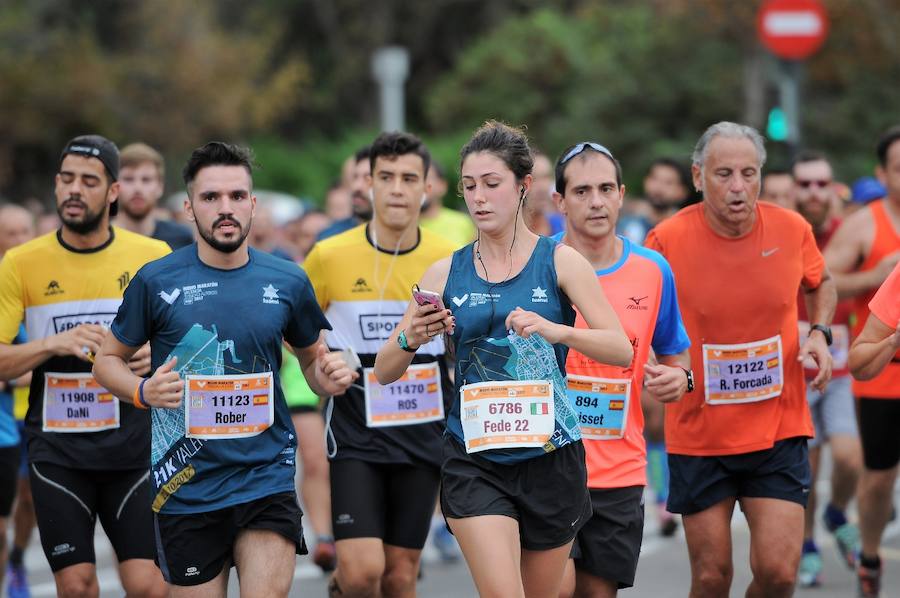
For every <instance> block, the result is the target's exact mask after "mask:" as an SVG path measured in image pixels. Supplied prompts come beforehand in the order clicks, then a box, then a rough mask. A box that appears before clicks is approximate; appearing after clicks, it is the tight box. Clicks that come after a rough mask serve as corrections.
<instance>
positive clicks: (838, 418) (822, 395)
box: [784, 150, 862, 587]
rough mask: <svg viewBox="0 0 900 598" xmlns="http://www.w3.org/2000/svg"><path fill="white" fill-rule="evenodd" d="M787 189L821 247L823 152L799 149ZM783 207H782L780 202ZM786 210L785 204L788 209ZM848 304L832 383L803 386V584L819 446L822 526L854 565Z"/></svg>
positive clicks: (817, 579)
mask: <svg viewBox="0 0 900 598" xmlns="http://www.w3.org/2000/svg"><path fill="white" fill-rule="evenodd" d="M791 178H792V189H791V194H790V196H789V197H790V202H789V204H788V205H793V206H795V208H794V209H796V211H797V213H799V214H800V215H801V216H803V218H804V219H805V220H806V221H807V222H809V224H810V226H811V227H812V230H813V235H815V237H816V243H817V244H818V246H819V249H820V250H821V251H825V246H826V245H827V244H828V242H829V241H830V240H831V237H832V236H833V235H834V233H835V231H837V229H838V227H839V226H840V224H841V219H840V217H839V216H838V215H837V214H835V212H836V211H837V210H836V209H835V206H836V205H838V198H837V192H836V190H835V183H834V178H833V171H832V168H831V163H830V162H829V160H828V158H827V157H826V156H825V154H823V153H821V152H816V151H809V150H808V151H804V152H800V153H799V154H798V155H797V156H796V157H795V158H794V163H793V165H792V167H791ZM784 207H787V206H784ZM789 209H790V208H789ZM797 309H798V311H799V315H800V331H801V337H804V336H805V335H806V334H808V333H809V325H810V324H809V318H808V317H807V315H806V305H805V302H804V301H803V297H802V294H801V296H800V299H799V301H798V302H797ZM852 310H853V306H852V303H851V302H849V301H846V300H844V301H841V302H839V303H838V305H837V308H836V310H835V314H834V318H833V320H832V324H831V330H832V337H833V341H834V342H833V343H832V345H831V356H832V358H833V366H832V374H831V382H829V384H828V388H826V389H825V390H824V391H819V390H817V389H815V388H809V389H807V393H806V398H807V400H808V401H809V408H810V411H811V413H812V418H813V424H814V426H815V429H816V437H815V438H813V439H812V440H810V441H809V463H810V469H811V472H812V482H813V483H812V484H810V492H809V504H808V506H807V507H806V517H805V522H804V535H803V557H802V558H801V559H800V571H799V581H800V585H801V586H803V587H810V586H815V585H818V584H819V583H821V581H822V580H821V575H820V573H821V571H822V566H823V563H822V557H821V555H820V554H819V549H818V547H817V546H816V543H815V541H814V538H813V533H814V531H815V512H816V483H815V482H816V478H817V475H818V469H819V455H820V453H821V450H820V449H821V446H822V445H823V444H824V443H828V445H829V447H830V449H831V459H832V470H831V494H830V496H829V500H828V502H827V503H826V505H825V509H824V512H823V513H822V518H823V521H824V523H825V527H826V528H827V529H828V530H829V531H830V532H831V533H832V534H833V535H834V539H835V543H836V544H837V548H838V551H839V552H840V554H841V559H842V560H843V561H844V562H846V563H847V565H848V566H849V567H850V568H851V569H853V568H854V567H855V565H856V558H857V553H858V552H859V548H860V547H859V529H858V528H857V527H856V525H854V524H853V523H851V522H849V521H848V520H847V517H846V515H845V511H846V510H847V505H848V503H849V502H850V500H851V499H852V498H853V495H854V494H856V482H857V480H858V479H859V474H860V471H861V470H862V447H861V445H860V443H859V429H858V427H857V423H856V405H855V404H854V401H853V392H852V391H851V389H850V369H849V368H848V366H847V356H848V352H849V350H850V314H851V312H852ZM806 366H807V367H806V368H805V374H806V379H807V381H810V380H812V379H814V378H815V376H816V368H815V367H813V364H812V363H807V364H806Z"/></svg>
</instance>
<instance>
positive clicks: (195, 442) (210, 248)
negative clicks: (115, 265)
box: [94, 142, 356, 596]
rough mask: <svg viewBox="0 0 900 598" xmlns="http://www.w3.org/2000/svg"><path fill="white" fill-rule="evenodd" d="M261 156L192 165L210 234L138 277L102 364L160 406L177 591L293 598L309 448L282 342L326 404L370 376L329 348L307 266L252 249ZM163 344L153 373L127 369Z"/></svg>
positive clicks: (191, 188)
mask: <svg viewBox="0 0 900 598" xmlns="http://www.w3.org/2000/svg"><path fill="white" fill-rule="evenodd" d="M251 172H252V162H251V156H250V153H249V150H247V149H244V148H241V147H238V146H234V145H230V144H227V143H222V142H210V143H207V144H206V145H204V146H202V147H199V148H197V149H196V150H194V152H193V153H192V154H191V157H190V159H189V160H188V163H187V165H186V166H185V167H184V171H183V176H184V181H185V184H186V186H187V192H188V198H187V199H186V200H185V212H186V213H187V215H188V218H189V219H190V220H192V221H193V222H195V223H196V226H197V232H198V233H199V239H198V241H197V243H196V244H194V245H190V246H188V247H183V248H181V249H179V250H178V251H176V252H174V253H172V254H171V255H169V256H167V257H165V258H164V259H161V260H157V261H155V262H153V263H151V264H148V265H147V266H146V267H145V268H142V269H141V271H140V272H138V273H137V274H136V275H135V277H134V280H133V281H132V283H131V286H129V288H128V291H127V292H126V294H125V298H124V300H123V302H122V305H121V307H120V308H119V311H118V314H117V315H116V317H115V321H114V322H113V324H112V327H111V332H112V334H110V335H109V336H108V337H107V338H106V340H105V341H104V344H103V346H102V348H101V349H100V353H99V354H98V356H97V362H96V365H95V366H94V370H95V375H96V376H97V378H98V379H99V380H101V381H102V383H103V384H106V385H108V388H110V389H111V390H112V391H113V392H114V393H116V394H117V396H127V397H132V401H133V403H134V404H135V405H136V406H138V407H143V408H149V407H152V408H153V410H152V412H151V420H152V430H153V441H152V447H151V471H150V476H151V480H152V482H153V485H154V488H155V492H154V494H155V496H154V497H153V498H152V500H148V501H147V502H146V503H144V504H145V505H149V504H150V503H151V502H152V508H153V512H154V513H155V515H154V517H155V531H156V542H157V559H158V562H159V566H160V568H161V569H162V571H163V575H164V576H165V578H166V579H167V580H168V581H169V582H170V583H171V584H172V595H173V596H188V595H191V596H198V595H202V596H225V594H226V592H227V589H228V576H229V571H230V569H231V567H232V566H236V567H237V568H238V570H239V571H240V585H241V594H249V593H252V594H253V595H257V596H287V594H288V592H289V591H290V586H291V582H292V581H293V578H294V563H295V559H296V554H305V553H306V546H305V544H304V541H303V527H302V525H301V517H302V514H303V513H302V512H301V511H300V507H299V505H298V504H297V496H296V490H295V487H294V473H295V467H294V459H295V456H296V450H297V440H296V434H295V431H294V426H293V425H292V424H291V418H290V413H289V411H288V407H287V404H286V403H285V400H284V394H283V392H282V390H281V384H280V379H279V374H278V371H279V369H280V367H281V355H282V354H281V347H282V341H284V342H286V343H287V344H288V345H290V347H291V348H292V349H293V351H294V353H295V354H296V355H297V358H298V359H299V361H300V366H301V368H302V369H303V373H304V375H305V376H306V379H307V381H308V382H309V385H310V387H311V388H312V390H313V391H314V392H316V393H317V394H319V395H324V396H327V395H332V394H340V393H343V392H344V390H346V388H347V387H348V386H349V385H350V383H351V382H353V380H354V379H355V378H356V373H355V372H353V371H351V370H349V369H348V368H347V365H346V364H345V363H344V361H343V360H342V359H341V356H340V354H339V353H328V351H327V349H326V347H325V345H324V343H322V341H321V340H320V336H321V335H322V331H323V330H324V329H330V326H329V324H328V321H327V320H326V319H325V316H324V315H323V314H322V312H321V310H320V309H319V307H318V305H317V304H316V298H315V295H314V294H313V290H312V285H311V284H310V282H309V279H308V278H307V277H306V275H305V274H304V273H303V271H302V270H301V269H300V268H299V267H298V266H297V265H296V264H294V263H293V262H291V261H289V260H284V259H281V258H278V257H275V256H272V255H270V254H268V253H265V252H262V251H257V250H256V249H253V248H251V247H249V243H248V239H247V235H248V234H249V232H250V228H251V224H252V221H253V215H254V211H255V209H256V197H255V196H254V195H253V181H252V178H251ZM148 341H149V342H150V346H151V347H152V356H153V360H152V371H153V375H152V376H150V377H143V376H140V375H135V373H133V372H132V371H130V370H129V368H128V367H127V365H126V364H127V363H128V360H129V359H130V358H131V356H132V355H133V354H134V353H135V351H137V348H138V347H140V346H142V345H143V344H144V343H146V342H148Z"/></svg>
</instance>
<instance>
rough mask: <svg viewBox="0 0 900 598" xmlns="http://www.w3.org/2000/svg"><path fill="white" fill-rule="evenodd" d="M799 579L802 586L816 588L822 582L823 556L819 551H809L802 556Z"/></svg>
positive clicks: (798, 573) (798, 572)
mask: <svg viewBox="0 0 900 598" xmlns="http://www.w3.org/2000/svg"><path fill="white" fill-rule="evenodd" d="M797 581H798V582H799V583H800V587H801V588H814V587H816V586H818V585H820V584H821V583H822V557H821V556H820V555H819V553H818V552H807V553H805V554H804V555H803V556H802V557H800V568H799V570H798V571H797Z"/></svg>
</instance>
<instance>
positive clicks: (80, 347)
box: [0, 135, 169, 596]
mask: <svg viewBox="0 0 900 598" xmlns="http://www.w3.org/2000/svg"><path fill="white" fill-rule="evenodd" d="M118 174H119V152H118V149H117V148H116V146H115V144H113V143H112V142H111V141H109V140H108V139H105V138H104V137H101V136H99V135H83V136H80V137H76V138H74V139H72V140H71V141H70V142H69V143H68V144H66V146H65V149H63V151H62V155H61V157H60V164H59V171H58V172H57V174H56V187H55V193H56V205H57V212H58V213H59V217H60V220H61V222H62V226H61V227H60V229H59V230H57V231H55V232H52V233H49V234H46V235H43V236H41V237H38V238H37V239H34V240H33V241H29V242H28V243H25V244H23V245H20V246H18V247H16V248H14V249H11V250H10V251H9V252H8V253H7V254H6V255H5V256H4V258H3V260H2V261H0V379H6V380H8V379H11V378H15V377H17V376H20V375H22V374H24V373H25V372H28V371H31V370H34V374H33V376H32V381H31V389H30V404H29V407H28V413H27V415H26V418H25V436H26V440H27V444H28V455H29V473H30V476H31V486H32V494H33V499H34V507H35V513H36V515H37V523H38V529H39V530H40V535H41V544H42V545H43V548H44V553H45V555H46V556H47V560H48V562H49V564H50V568H51V569H52V570H53V574H54V579H55V581H56V588H57V592H58V593H59V595H61V596H96V595H97V594H98V592H99V588H98V585H97V575H96V565H95V557H94V527H95V523H96V520H97V519H98V518H99V519H100V522H101V523H102V524H103V528H104V530H105V531H106V535H107V536H108V537H109V539H110V542H111V543H112V545H113V548H114V549H115V552H116V556H117V557H118V559H119V576H120V578H121V581H122V585H123V586H124V588H125V591H126V592H127V593H128V594H129V595H133V596H165V595H166V594H167V593H168V588H167V587H166V584H165V582H164V581H163V578H162V576H161V575H160V573H159V569H157V567H156V565H154V563H153V559H154V557H155V554H156V551H155V548H154V543H153V518H152V513H151V512H150V510H149V509H147V505H148V504H149V502H150V500H151V487H150V482H149V477H148V472H147V463H148V460H149V455H150V418H149V417H147V414H146V413H143V412H141V411H140V410H138V409H135V408H134V407H132V406H131V405H130V404H129V403H127V402H126V403H124V404H120V403H119V401H117V400H115V398H114V397H113V395H112V394H110V392H109V391H108V390H107V389H104V388H103V387H102V386H100V384H99V383H98V382H97V381H96V380H95V379H94V378H92V376H91V373H90V372H91V362H92V361H93V359H94V354H95V352H97V351H98V350H99V348H100V345H101V343H102V342H103V339H104V337H106V336H107V329H108V328H109V325H110V323H111V322H112V318H113V316H114V315H115V312H116V308H117V307H118V306H119V304H120V303H121V301H122V294H123V292H124V290H125V288H126V287H127V286H128V284H129V282H130V280H131V279H132V277H133V276H134V275H135V273H136V272H137V271H138V269H139V268H140V267H141V266H143V265H144V264H145V263H147V262H148V261H149V260H153V259H156V258H158V257H162V256H163V255H165V254H167V253H169V248H168V247H167V246H166V245H165V243H162V242H160V241H156V240H153V239H148V238H145V237H142V236H140V235H136V234H134V233H132V232H129V231H126V230H123V229H120V228H116V227H112V226H110V224H109V218H110V215H111V213H113V212H114V211H115V206H116V205H117V202H116V199H117V197H118V192H119V183H118V182H117V177H118ZM23 320H24V321H25V326H26V330H27V335H28V339H29V341H28V342H26V343H24V344H20V345H12V344H11V343H12V341H13V339H14V338H15V336H16V334H17V333H18V332H19V324H20V323H21V322H22V321H23ZM149 365H150V354H149V349H147V348H145V349H142V350H141V351H139V352H137V353H135V355H134V358H133V359H132V360H131V361H130V362H129V364H128V367H130V368H131V370H132V371H134V372H136V373H145V372H146V371H147V369H148V367H149Z"/></svg>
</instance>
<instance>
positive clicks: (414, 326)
mask: <svg viewBox="0 0 900 598" xmlns="http://www.w3.org/2000/svg"><path fill="white" fill-rule="evenodd" d="M450 262H451V258H449V257H448V258H444V259H442V260H440V261H437V262H435V263H434V264H432V265H431V266H430V267H429V268H428V270H426V271H425V274H423V275H422V280H421V281H420V282H419V287H421V288H422V289H423V290H427V291H433V292H435V293H437V294H439V295H443V294H444V287H445V286H446V284H447V276H448V275H449V274H450ZM453 325H454V319H453V314H452V312H451V311H450V310H449V309H447V310H445V311H443V312H437V311H434V309H433V307H432V306H428V305H426V306H420V305H418V304H416V302H415V301H410V302H409V305H408V306H407V308H406V313H404V314H403V318H401V320H400V323H399V324H398V325H397V326H396V327H395V328H394V331H393V332H392V333H391V336H390V338H388V340H387V341H385V343H384V345H382V346H381V348H380V349H379V350H378V355H376V356H375V377H376V378H377V379H378V382H379V383H380V384H390V383H391V382H394V381H395V380H397V379H398V378H400V376H402V375H403V373H404V372H405V371H406V368H408V367H409V364H410V363H412V360H413V357H414V356H415V353H410V352H409V351H404V350H403V349H401V348H400V345H399V344H398V343H397V337H398V336H399V334H400V331H401V330H402V331H405V334H406V340H407V342H408V343H409V346H410V348H418V347H420V346H422V345H424V344H425V343H427V342H428V341H430V340H431V339H432V338H433V337H434V336H435V335H436V334H440V333H441V332H443V331H447V332H450V331H452V329H453Z"/></svg>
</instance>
